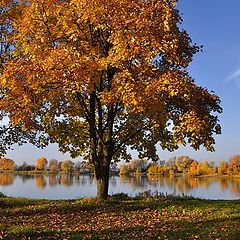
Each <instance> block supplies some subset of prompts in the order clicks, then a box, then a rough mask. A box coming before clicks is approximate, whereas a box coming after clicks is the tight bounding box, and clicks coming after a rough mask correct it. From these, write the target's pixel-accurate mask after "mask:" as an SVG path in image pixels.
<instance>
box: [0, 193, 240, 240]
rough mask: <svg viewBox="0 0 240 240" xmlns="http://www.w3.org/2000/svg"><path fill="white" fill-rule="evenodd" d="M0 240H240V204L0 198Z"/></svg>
mask: <svg viewBox="0 0 240 240" xmlns="http://www.w3.org/2000/svg"><path fill="white" fill-rule="evenodd" d="M0 216H1V218H0V239H169V240H172V239H177V240H180V239H182V240H186V239H206V240H207V239H215V240H216V239H219V240H226V239H230V240H239V239H240V227H239V226H240V201H239V200H238V201H213V200H211V201H210V200H200V199H193V198H186V197H184V196H183V197H182V198H181V197H174V196H168V197H166V196H163V195H160V196H156V197H149V196H148V197H146V196H145V197H138V198H135V199H133V198H129V197H127V196H125V195H123V194H119V195H116V196H113V197H111V198H110V199H109V200H108V201H104V202H100V201H97V200H96V199H94V198H83V199H78V200H64V201H63V200H61V201H50V200H31V199H23V198H9V197H2V198H0Z"/></svg>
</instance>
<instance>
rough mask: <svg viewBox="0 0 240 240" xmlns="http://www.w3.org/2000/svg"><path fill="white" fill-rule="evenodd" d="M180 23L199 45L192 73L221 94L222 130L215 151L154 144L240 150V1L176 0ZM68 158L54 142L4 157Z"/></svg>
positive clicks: (201, 154) (223, 155) (221, 154)
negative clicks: (180, 14) (41, 147)
mask: <svg viewBox="0 0 240 240" xmlns="http://www.w3.org/2000/svg"><path fill="white" fill-rule="evenodd" d="M177 8H178V9H179V10H180V12H181V13H182V18H183V24H182V26H181V28H184V29H186V30H187V32H188V33H189V35H190V36H191V38H192V40H193V42H194V43H197V44H198V45H203V52H202V53H201V52H200V53H198V54H197V55H196V56H195V58H194V59H193V62H192V63H191V65H190V67H189V72H190V74H191V76H192V77H193V78H194V79H195V82H196V83H197V84H198V85H201V86H202V87H206V88H207V89H209V90H213V91H214V92H215V93H216V94H217V95H218V96H219V97H220V98H221V101H222V103H221V106H222V107H223V114H221V116H220V121H221V125H222V135H220V136H216V145H215V150H216V151H215V152H213V153H210V152H207V151H205V150H204V149H201V150H200V151H194V150H191V149H190V148H189V147H184V148H183V147H181V148H180V149H179V150H177V151H175V152H173V153H169V152H167V151H163V150H161V149H159V150H158V153H159V156H160V158H161V159H166V160H167V159H169V158H170V157H173V156H175V155H177V156H179V155H189V156H190V157H192V158H194V159H196V160H198V161H203V160H209V161H211V160H213V161H216V162H217V161H220V160H228V159H229V157H230V156H232V155H234V154H237V153H240V140H239V136H238V134H239V133H240V124H239V120H240V107H239V104H240V27H239V23H240V1H239V0H228V1H226V0H179V3H178V7H177ZM41 156H45V157H46V158H47V159H52V158H55V159H58V160H64V159H69V156H68V155H63V154H61V153H59V152H58V151H57V147H56V145H51V146H50V147H48V148H46V149H44V150H39V149H37V148H35V147H32V146H30V145H25V146H23V147H15V148H14V151H9V153H8V155H7V157H9V158H12V159H14V160H15V161H16V162H17V163H22V162H23V161H27V162H29V163H35V161H36V159H37V158H38V157H41Z"/></svg>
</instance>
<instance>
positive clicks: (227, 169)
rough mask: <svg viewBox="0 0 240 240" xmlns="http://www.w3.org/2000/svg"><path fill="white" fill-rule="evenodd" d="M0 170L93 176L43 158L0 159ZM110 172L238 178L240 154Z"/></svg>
mask: <svg viewBox="0 0 240 240" xmlns="http://www.w3.org/2000/svg"><path fill="white" fill-rule="evenodd" d="M0 171H39V172H43V171H48V172H59V171H61V172H64V173H71V172H79V173H90V174H94V168H93V166H92V165H91V164H90V163H89V162H85V161H82V162H80V161H78V162H76V163H74V162H73V161H72V160H64V161H58V160H56V159H51V160H50V161H48V160H47V159H46V158H45V157H41V158H38V159H37V161H36V164H35V165H29V164H27V163H26V162H23V164H21V165H17V164H16V163H15V162H14V161H13V160H12V159H8V158H0ZM111 172H113V173H119V174H120V175H142V174H148V175H174V174H189V175H192V176H200V175H215V174H218V175H240V154H236V155H233V156H232V157H230V159H229V161H220V162H219V163H218V165H216V164H215V162H213V161H210V162H208V161H203V162H198V161H196V160H194V159H192V158H190V157H189V156H179V157H173V158H170V159H169V160H168V161H165V160H163V161H159V162H152V163H149V162H148V161H147V160H146V159H135V160H132V161H130V162H128V163H125V164H122V165H120V168H118V166H117V164H112V165H111Z"/></svg>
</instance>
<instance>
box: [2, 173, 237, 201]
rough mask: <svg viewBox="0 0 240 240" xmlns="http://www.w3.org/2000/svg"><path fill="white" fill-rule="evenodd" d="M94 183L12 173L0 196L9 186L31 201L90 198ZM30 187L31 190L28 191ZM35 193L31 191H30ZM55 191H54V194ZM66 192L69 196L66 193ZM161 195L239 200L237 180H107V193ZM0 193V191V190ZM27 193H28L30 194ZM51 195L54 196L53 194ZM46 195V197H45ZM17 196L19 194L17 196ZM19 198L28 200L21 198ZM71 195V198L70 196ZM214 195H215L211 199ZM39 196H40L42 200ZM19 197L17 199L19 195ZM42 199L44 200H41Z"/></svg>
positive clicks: (7, 175)
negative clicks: (153, 193) (38, 198)
mask: <svg viewBox="0 0 240 240" xmlns="http://www.w3.org/2000/svg"><path fill="white" fill-rule="evenodd" d="M95 184H96V183H95V179H94V178H92V177H90V176H89V175H79V174H49V175H41V174H32V175H16V174H13V173H0V186H2V187H4V191H5V192H4V193H5V194H8V191H9V192H10V190H11V189H10V186H12V190H11V191H12V193H11V192H10V195H12V196H18V195H17V193H16V189H18V190H19V189H20V190H19V191H21V189H24V188H26V189H25V192H27V193H29V194H30V196H31V194H32V197H37V194H36V196H35V195H34V194H35V193H33V192H34V191H35V192H37V190H38V191H39V190H40V189H41V190H44V191H41V194H42V195H45V194H46V198H48V196H47V194H50V193H52V194H55V195H52V196H51V198H52V199H54V198H55V199H58V198H60V197H58V196H59V194H60V195H61V197H62V196H63V198H64V197H65V195H66V194H69V196H67V197H66V198H74V197H84V196H86V195H87V196H89V195H91V196H94V195H95V192H96V188H95ZM29 186H31V187H29ZM34 189H35V190H34ZM55 189H57V190H55ZM66 189H69V193H67V192H66ZM149 189H150V190H152V191H158V192H163V193H180V194H181V193H184V194H189V195H194V196H196V197H198V196H200V197H203V198H212V199H217V198H218V199H236V198H239V197H240V178H227V177H178V178H176V177H152V176H151V177H149V178H147V177H141V176H137V177H127V176H120V177H118V176H114V177H111V178H110V193H119V192H125V193H128V194H129V195H132V196H133V195H135V194H138V193H139V192H141V191H146V190H149ZM0 191H1V189H0ZM30 191H31V192H30ZM54 191H55V192H54ZM49 192H50V193H49ZM18 194H19V193H18ZM23 194H24V191H23V193H22V195H21V196H22V197H29V196H25V195H23ZM74 194H75V195H74ZM214 194H215V195H214ZM42 195H41V196H42ZM19 196H20V195H19ZM43 197H44V196H43Z"/></svg>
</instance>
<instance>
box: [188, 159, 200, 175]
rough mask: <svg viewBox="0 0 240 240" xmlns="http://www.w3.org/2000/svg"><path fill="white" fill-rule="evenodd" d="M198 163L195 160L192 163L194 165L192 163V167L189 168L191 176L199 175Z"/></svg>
mask: <svg viewBox="0 0 240 240" xmlns="http://www.w3.org/2000/svg"><path fill="white" fill-rule="evenodd" d="M198 164H199V163H198V162H197V161H195V160H193V161H192V163H191V165H190V167H189V173H190V174H191V175H197V173H198V171H197V169H198Z"/></svg>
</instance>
